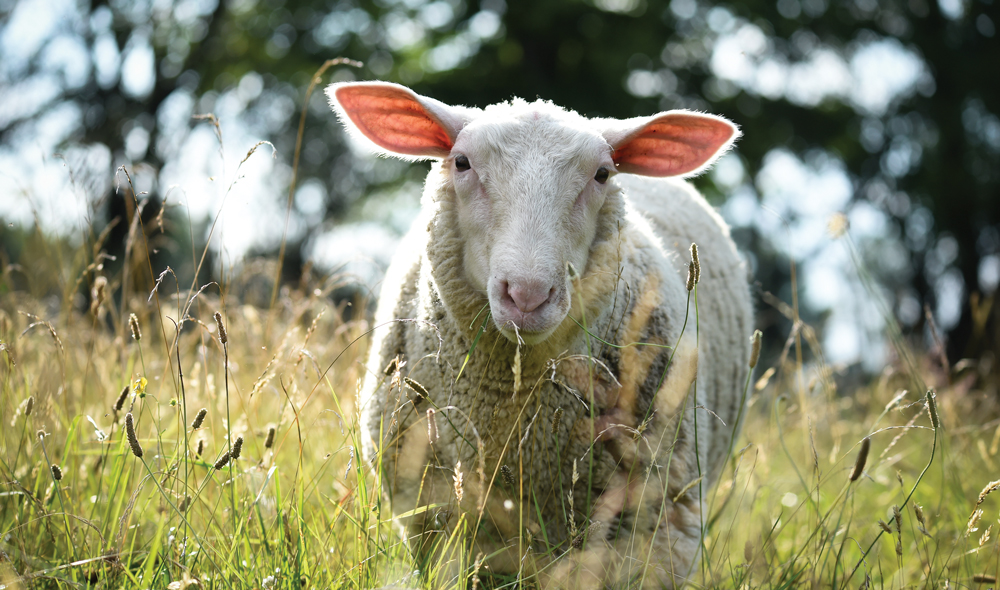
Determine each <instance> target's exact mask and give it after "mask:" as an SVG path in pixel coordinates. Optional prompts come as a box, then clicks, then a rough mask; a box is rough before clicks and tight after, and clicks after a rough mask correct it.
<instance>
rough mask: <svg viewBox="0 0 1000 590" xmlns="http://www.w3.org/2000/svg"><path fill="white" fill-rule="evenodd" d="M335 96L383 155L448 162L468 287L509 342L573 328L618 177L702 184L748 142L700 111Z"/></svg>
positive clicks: (384, 90)
mask: <svg viewBox="0 0 1000 590" xmlns="http://www.w3.org/2000/svg"><path fill="white" fill-rule="evenodd" d="M327 95H328V96H329V97H330V102H331V104H332V105H333V107H334V109H335V110H337V112H338V113H339V114H340V116H341V120H342V121H344V123H345V124H346V125H347V127H348V129H350V130H352V131H354V132H356V133H357V134H358V135H360V136H361V137H364V138H367V139H368V140H370V141H371V142H372V143H373V144H374V145H375V147H376V149H378V150H380V151H382V152H383V153H385V154H388V155H395V156H401V157H404V158H406V157H408V158H412V159H422V158H439V159H441V160H442V165H443V166H444V169H445V172H446V174H447V180H446V181H445V184H446V185H445V186H443V187H442V188H443V189H444V193H445V194H446V195H453V196H454V199H455V207H456V208H457V211H458V225H459V227H458V228H457V230H458V231H459V233H460V234H461V236H462V238H463V240H464V253H463V260H462V262H463V265H464V269H465V273H466V278H467V280H468V281H469V283H470V284H471V285H472V286H473V287H474V288H476V289H478V290H480V291H481V292H483V293H485V294H486V296H487V297H488V298H489V302H490V311H491V313H492V315H493V320H494V321H495V322H496V325H497V326H498V327H499V328H500V330H501V331H502V332H503V333H504V335H506V336H507V337H508V338H511V339H512V340H513V339H516V338H517V337H518V336H520V338H521V339H523V340H524V341H525V342H527V343H529V344H531V343H537V342H541V341H543V340H545V339H546V338H548V337H549V335H551V334H552V332H553V331H555V329H556V328H557V327H558V326H559V325H560V324H561V323H562V322H563V321H564V320H565V319H566V314H567V313H568V312H569V308H570V296H571V294H570V280H569V268H570V267H571V266H572V268H575V269H577V271H578V272H583V271H584V270H585V269H586V266H587V256H588V252H589V250H590V245H591V243H592V242H593V240H594V236H595V233H596V230H597V225H598V214H599V211H600V210H601V205H603V204H604V201H605V199H606V198H607V197H608V195H609V194H610V192H609V191H614V190H617V188H615V187H614V186H613V182H611V180H610V177H611V176H612V175H613V174H614V172H615V171H616V170H617V171H618V172H628V173H632V174H643V175H647V176H689V175H692V174H696V173H698V172H700V171H702V170H704V169H705V168H707V167H708V165H709V164H710V163H711V162H712V161H713V160H714V159H715V158H717V157H718V156H719V154H721V153H722V152H724V151H725V150H726V149H728V148H729V146H730V145H732V143H733V141H734V140H735V139H736V137H737V136H738V134H739V132H738V131H737V130H736V127H735V126H734V125H733V124H732V123H730V122H729V121H726V120H725V119H722V118H720V117H715V116H712V115H705V114H701V113H692V112H689V111H669V112H666V113H660V114H657V115H653V116H650V117H638V118H635V119H626V120H616V119H586V118H584V117H581V116H579V115H577V114H576V113H572V112H568V111H566V110H564V109H562V108H560V107H557V106H555V105H553V104H551V103H546V102H542V101H537V102H535V103H531V104H529V103H526V102H524V101H522V100H517V99H515V100H514V101H512V102H510V103H503V104H499V105H493V106H491V107H487V108H486V109H485V110H480V109H470V108H465V107H454V106H449V105H446V104H444V103H441V102H438V101H436V100H434V99H432V98H427V97H425V96H420V95H418V94H415V93H414V92H413V91H411V90H410V89H408V88H405V87H403V86H399V85H396V84H387V83H385V82H357V83H350V82H348V83H341V84H333V85H331V86H330V87H328V88H327Z"/></svg>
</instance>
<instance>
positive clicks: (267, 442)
mask: <svg viewBox="0 0 1000 590" xmlns="http://www.w3.org/2000/svg"><path fill="white" fill-rule="evenodd" d="M275 432H276V431H275V428H274V426H272V427H270V428H268V429H267V438H266V439H264V448H265V449H270V448H271V447H272V446H274V433H275Z"/></svg>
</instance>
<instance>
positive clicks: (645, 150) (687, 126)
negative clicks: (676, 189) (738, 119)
mask: <svg viewBox="0 0 1000 590" xmlns="http://www.w3.org/2000/svg"><path fill="white" fill-rule="evenodd" d="M603 123H605V124H608V126H607V127H606V130H605V131H604V133H603V135H604V139H605V140H607V142H608V143H609V144H610V145H611V147H612V148H613V149H614V155H613V156H612V159H613V160H614V161H615V164H616V165H617V167H618V170H620V171H621V172H630V173H632V174H641V175H643V176H694V175H696V174H698V173H699V172H702V171H703V170H705V169H706V168H708V167H709V166H710V165H711V164H712V162H714V161H715V160H716V159H717V158H718V157H719V156H721V155H722V154H724V153H725V152H726V150H728V149H729V148H730V147H732V145H733V142H734V141H736V139H737V138H738V137H739V136H740V131H739V129H738V128H737V127H736V125H734V124H732V123H730V122H729V121H727V120H726V119H723V118H722V117H717V116H715V115H706V114H703V113H695V112H693V111H668V112H666V113H660V114H659V115H653V116H652V117H637V118H635V119H626V120H624V121H612V122H609V121H603Z"/></svg>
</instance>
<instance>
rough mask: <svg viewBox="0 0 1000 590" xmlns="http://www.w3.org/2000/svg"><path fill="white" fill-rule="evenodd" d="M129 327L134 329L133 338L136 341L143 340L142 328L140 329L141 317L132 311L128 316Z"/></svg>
mask: <svg viewBox="0 0 1000 590" xmlns="http://www.w3.org/2000/svg"><path fill="white" fill-rule="evenodd" d="M128 327H129V329H130V330H132V339H133V340H135V341H136V342H139V341H140V340H142V330H140V329H139V318H137V317H135V314H134V313H130V314H129V316H128Z"/></svg>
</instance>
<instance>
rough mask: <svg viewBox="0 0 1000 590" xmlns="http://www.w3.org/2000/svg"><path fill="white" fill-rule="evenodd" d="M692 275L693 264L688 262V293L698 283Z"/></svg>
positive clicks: (693, 270) (693, 271) (693, 272)
mask: <svg viewBox="0 0 1000 590" xmlns="http://www.w3.org/2000/svg"><path fill="white" fill-rule="evenodd" d="M694 275H695V269H694V262H689V263H688V278H687V290H688V291H692V290H694V286H695V285H696V284H697V283H698V281H696V280H695V276H694Z"/></svg>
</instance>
